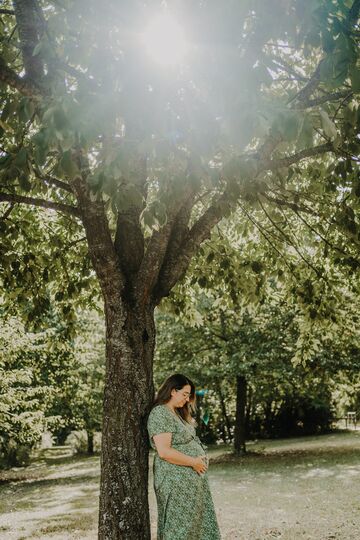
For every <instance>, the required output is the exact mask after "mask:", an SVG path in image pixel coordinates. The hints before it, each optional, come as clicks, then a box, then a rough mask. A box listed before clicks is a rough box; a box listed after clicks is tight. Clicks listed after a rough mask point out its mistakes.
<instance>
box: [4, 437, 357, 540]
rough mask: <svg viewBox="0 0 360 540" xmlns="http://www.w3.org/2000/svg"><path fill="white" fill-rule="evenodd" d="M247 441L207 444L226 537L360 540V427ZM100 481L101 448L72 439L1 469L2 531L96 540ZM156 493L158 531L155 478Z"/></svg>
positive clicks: (17, 537) (15, 537)
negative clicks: (88, 453) (72, 445)
mask: <svg viewBox="0 0 360 540" xmlns="http://www.w3.org/2000/svg"><path fill="white" fill-rule="evenodd" d="M248 449H249V451H251V452H252V453H251V454H250V455H249V456H247V457H246V458H239V459H235V458H233V457H232V456H231V454H230V453H229V448H228V447H225V446H222V447H221V446H220V447H216V448H212V449H210V457H211V461H210V468H209V480H210V484H211V489H212V493H213V498H214V503H215V507H216V511H217V514H218V519H219V524H220V528H221V532H222V538H223V540H235V539H242V540H245V539H247V540H263V539H264V540H265V539H271V538H278V539H282V540H285V539H286V540H294V539H297V538H299V539H300V538H301V539H303V540H307V539H311V540H333V539H337V540H359V539H360V431H348V432H345V431H344V432H339V433H333V434H330V435H322V436H318V437H308V438H299V439H287V440H277V441H265V442H264V441H261V442H259V443H256V444H249V446H248ZM253 452H254V453H253ZM152 457H153V456H151V458H150V459H151V461H152ZM151 465H152V464H150V471H151V470H152V467H151ZM98 486H99V457H98V456H96V457H90V458H87V457H85V458H84V457H83V458H80V457H72V456H71V455H70V452H69V449H68V448H66V447H61V448H60V447H59V448H52V449H49V450H46V451H43V452H42V453H41V454H40V455H39V457H38V458H37V459H36V460H34V462H33V463H32V465H31V466H29V467H27V468H26V469H11V470H10V471H2V472H0V538H1V540H8V539H9V540H10V539H11V540H21V539H22V540H25V539H35V538H42V539H44V540H50V539H51V540H65V539H87V540H90V539H92V540H95V539H96V529H97V506H98V493H99V487H98ZM149 501H150V510H151V517H152V532H153V538H154V539H155V538H156V502H155V495H154V492H153V488H152V477H150V497H149Z"/></svg>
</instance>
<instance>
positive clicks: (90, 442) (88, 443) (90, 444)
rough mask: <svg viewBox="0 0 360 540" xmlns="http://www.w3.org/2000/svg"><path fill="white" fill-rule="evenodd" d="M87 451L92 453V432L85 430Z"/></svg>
mask: <svg viewBox="0 0 360 540" xmlns="http://www.w3.org/2000/svg"><path fill="white" fill-rule="evenodd" d="M86 433H87V453H88V454H90V455H92V454H93V453H94V432H93V431H87V432H86Z"/></svg>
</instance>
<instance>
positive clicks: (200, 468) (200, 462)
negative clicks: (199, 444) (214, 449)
mask: <svg viewBox="0 0 360 540" xmlns="http://www.w3.org/2000/svg"><path fill="white" fill-rule="evenodd" d="M204 460H206V456H197V457H196V458H194V461H193V465H192V468H193V469H194V471H195V472H197V473H198V474H203V473H204V472H205V471H206V469H207V465H206V462H205V461H204Z"/></svg>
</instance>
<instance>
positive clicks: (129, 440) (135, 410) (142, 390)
mask: <svg viewBox="0 0 360 540" xmlns="http://www.w3.org/2000/svg"><path fill="white" fill-rule="evenodd" d="M116 296H117V295H116V294H114V295H113V297H112V298H109V299H106V301H105V316H106V336H107V340H106V343H107V345H106V377H105V390H104V415H103V430H102V453H101V480H100V514H99V539H100V540H120V539H122V540H124V539H126V540H150V519H149V507H148V490H147V486H148V457H149V444H148V435H147V427H146V421H147V417H148V413H149V409H150V407H151V404H152V402H153V399H154V388H153V381H152V362H153V353H154V344H155V325H154V309H153V308H152V307H149V306H139V305H136V304H135V305H129V304H127V308H128V309H127V310H126V312H125V313H124V311H123V310H121V309H116V308H117V306H116V301H114V298H116Z"/></svg>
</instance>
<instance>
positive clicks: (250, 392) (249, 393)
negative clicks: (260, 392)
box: [245, 385, 253, 437]
mask: <svg viewBox="0 0 360 540" xmlns="http://www.w3.org/2000/svg"><path fill="white" fill-rule="evenodd" d="M252 397H253V389H252V387H251V386H249V385H248V388H247V399H246V402H247V404H246V410H245V432H246V436H247V437H249V435H250V431H251V430H250V423H251V411H252Z"/></svg>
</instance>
